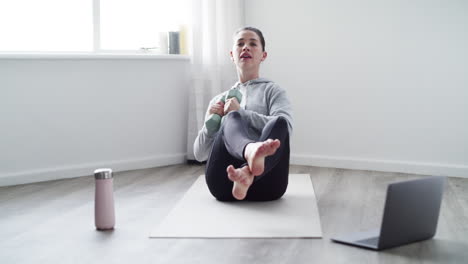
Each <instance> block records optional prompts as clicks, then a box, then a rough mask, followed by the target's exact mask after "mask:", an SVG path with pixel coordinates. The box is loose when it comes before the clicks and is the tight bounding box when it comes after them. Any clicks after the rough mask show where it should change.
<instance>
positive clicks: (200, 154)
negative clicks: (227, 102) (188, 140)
mask: <svg viewBox="0 0 468 264" xmlns="http://www.w3.org/2000/svg"><path fill="white" fill-rule="evenodd" d="M220 98H221V96H220V95H219V96H215V98H213V99H211V101H210V103H209V105H208V109H207V110H206V113H205V121H206V120H207V119H208V118H209V117H210V106H211V105H212V104H214V102H217V101H218V100H219V99H220ZM217 133H218V132H214V133H213V132H212V133H211V134H210V132H208V129H206V127H205V122H203V127H202V128H201V129H200V131H198V135H197V138H196V139H195V142H194V143H193V155H194V156H195V159H196V160H198V161H200V162H202V161H205V160H207V159H208V155H209V154H210V151H211V147H212V146H213V142H214V139H215V137H216V134H217Z"/></svg>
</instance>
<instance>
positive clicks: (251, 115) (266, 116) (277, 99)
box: [193, 78, 292, 162]
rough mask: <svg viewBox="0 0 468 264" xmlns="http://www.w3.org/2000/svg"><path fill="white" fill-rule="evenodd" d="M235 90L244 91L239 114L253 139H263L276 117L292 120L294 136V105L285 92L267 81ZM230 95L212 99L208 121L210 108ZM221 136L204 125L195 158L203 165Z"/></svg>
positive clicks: (197, 142)
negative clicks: (266, 126)
mask: <svg viewBox="0 0 468 264" xmlns="http://www.w3.org/2000/svg"><path fill="white" fill-rule="evenodd" d="M231 89H239V90H241V92H243V94H242V95H243V96H242V102H241V109H239V113H240V114H241V116H242V118H243V119H244V120H247V121H248V123H249V128H248V133H249V137H250V138H259V137H260V135H261V133H262V129H263V128H264V127H265V125H266V123H267V122H268V121H269V120H271V119H273V118H274V117H275V116H282V117H284V118H285V119H286V120H287V121H288V131H289V135H291V134H292V109H291V103H290V102H289V100H288V98H287V97H286V91H285V90H284V89H281V88H280V87H279V86H278V85H277V84H275V83H274V82H272V81H270V80H268V79H265V78H257V79H254V80H250V81H247V82H245V83H240V82H237V83H236V84H235V85H234V86H233V87H232V88H231ZM227 93H228V91H225V92H223V93H221V94H218V95H216V96H215V97H214V98H213V99H211V101H210V103H209V105H208V109H207V111H206V115H205V121H206V120H207V119H208V118H209V116H210V113H209V110H210V106H211V105H213V104H215V103H216V102H218V101H219V100H220V99H221V98H222V97H223V96H225V95H226V94H227ZM244 100H245V101H244ZM217 134H218V132H213V133H211V134H210V133H209V132H208V130H207V128H206V127H205V124H203V127H202V129H200V131H199V132H198V136H197V138H196V139H195V142H194V144H193V149H194V155H195V159H197V160H198V161H200V162H201V161H205V160H207V159H208V155H209V154H210V152H211V147H212V146H213V142H214V139H215V137H216V135H217Z"/></svg>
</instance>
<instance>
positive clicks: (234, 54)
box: [194, 27, 292, 201]
mask: <svg viewBox="0 0 468 264" xmlns="http://www.w3.org/2000/svg"><path fill="white" fill-rule="evenodd" d="M230 54H231V59H232V61H233V62H234V64H235V65H236V67H237V74H238V77H239V81H238V82H237V83H236V84H235V85H234V86H233V87H232V88H231V89H230V90H229V91H231V90H239V91H240V92H241V94H242V98H241V102H240V103H239V101H238V99H237V98H236V97H232V98H228V97H226V95H227V94H228V93H229V91H226V92H224V93H222V94H219V95H217V96H215V97H214V98H213V99H212V100H211V102H210V104H209V106H208V110H207V112H206V118H205V121H207V120H208V119H209V118H210V117H211V115H212V114H218V115H220V116H222V117H223V119H222V123H221V127H220V128H219V130H217V131H215V129H212V128H211V127H210V126H208V127H207V123H206V122H205V125H203V127H202V129H201V130H200V131H199V132H198V136H197V138H196V139H195V143H194V154H195V158H196V159H197V160H198V161H204V160H207V159H208V161H207V164H206V172H205V175H206V183H207V185H208V189H209V190H210V192H211V194H213V196H214V197H215V198H216V199H218V200H220V201H234V200H236V199H237V200H244V199H246V200H251V201H270V200H275V199H278V198H280V197H281V196H282V195H283V194H284V193H285V191H286V188H287V186H288V175H289V135H290V134H291V132H292V116H291V111H292V110H291V104H290V102H289V100H288V98H287V97H286V92H285V90H283V89H281V88H280V87H279V86H278V85H277V84H275V83H274V82H272V81H270V80H267V79H265V78H259V70H260V63H261V62H262V61H264V60H265V59H266V57H267V53H266V52H265V40H264V38H263V34H262V32H261V31H260V30H258V29H256V28H252V27H244V28H241V29H239V30H238V31H237V32H236V33H235V36H234V45H233V47H232V51H231V52H230ZM231 92H236V91H231ZM223 98H224V101H225V102H223V101H221V99H223Z"/></svg>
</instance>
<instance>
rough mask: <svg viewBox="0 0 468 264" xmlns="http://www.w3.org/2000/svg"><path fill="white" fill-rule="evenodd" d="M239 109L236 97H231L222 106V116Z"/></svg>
mask: <svg viewBox="0 0 468 264" xmlns="http://www.w3.org/2000/svg"><path fill="white" fill-rule="evenodd" d="M239 109H240V105H239V102H238V101H237V98H236V97H232V98H229V99H227V100H226V103H225V104H224V114H225V115H227V114H228V113H229V112H231V111H237V110H239Z"/></svg>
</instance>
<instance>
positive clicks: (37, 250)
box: [0, 165, 468, 264]
mask: <svg viewBox="0 0 468 264" xmlns="http://www.w3.org/2000/svg"><path fill="white" fill-rule="evenodd" d="M203 170H204V167H203V166H200V165H176V166H167V167H161V168H153V169H145V170H135V171H128V172H122V173H116V174H115V180H114V188H115V194H114V197H115V204H116V221H117V224H116V229H115V230H114V231H113V232H98V231H96V230H95V229H94V179H93V178H92V177H82V178H75V179H67V180H58V181H51V182H44V183H36V184H27V185H20V186H12V187H1V188H0V239H1V241H0V263H2V264H9V263H100V264H102V263H468V179H461V178H450V179H449V180H448V182H447V185H446V190H445V194H444V200H443V204H442V209H441V215H440V218H439V226H438V231H437V234H436V236H435V238H434V239H431V240H428V241H424V242H421V243H415V244H411V245H407V246H402V247H399V248H394V249H390V250H387V251H382V252H375V251H370V250H365V249H360V248H355V247H350V246H346V245H341V244H335V243H333V242H331V241H330V237H332V236H333V235H334V234H338V233H343V232H350V231H359V230H365V229H368V228H374V227H378V226H379V224H380V220H381V215H382V210H383V203H384V198H385V197H384V196H385V190H386V186H387V184H388V183H392V182H396V181H401V180H407V179H414V178H419V177H424V176H418V175H409V174H399V173H383V172H373V171H357V170H343V169H331V168H317V167H305V166H292V167H291V170H290V173H309V174H310V175H311V178H312V182H313V184H314V188H315V191H316V195H317V199H318V207H319V212H320V218H321V222H322V229H323V239H149V238H148V235H149V232H150V230H151V229H152V228H154V227H155V226H156V225H157V224H158V223H159V222H160V221H162V220H163V219H164V217H165V216H166V214H167V213H168V212H169V211H170V210H171V209H172V208H173V206H174V205H175V204H176V203H177V201H178V200H179V199H180V198H181V197H182V195H183V194H184V193H185V191H186V190H187V189H188V188H189V187H190V186H191V185H192V183H193V182H194V181H195V179H196V178H197V177H198V175H200V174H203ZM194 213H196V212H194ZM194 228H196V227H194Z"/></svg>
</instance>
